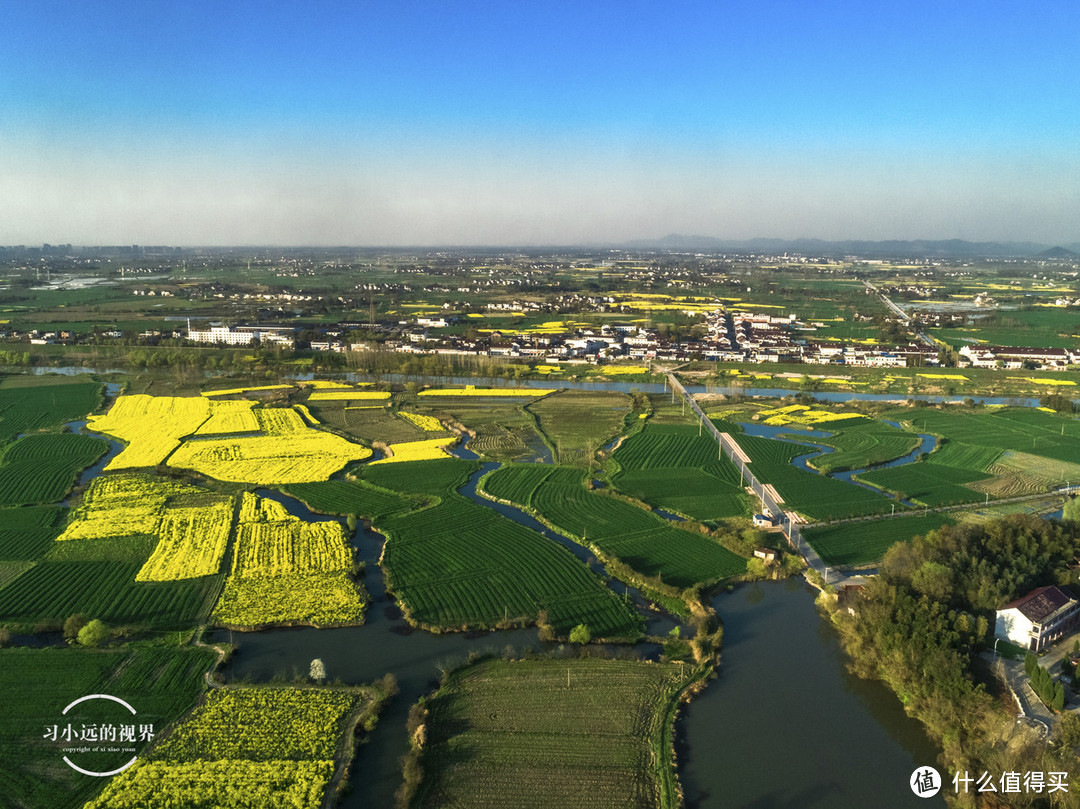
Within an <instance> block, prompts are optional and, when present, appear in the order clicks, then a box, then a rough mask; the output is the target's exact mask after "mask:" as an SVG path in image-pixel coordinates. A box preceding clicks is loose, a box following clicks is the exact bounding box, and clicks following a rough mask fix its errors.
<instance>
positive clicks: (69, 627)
mask: <svg viewBox="0 0 1080 809" xmlns="http://www.w3.org/2000/svg"><path fill="white" fill-rule="evenodd" d="M89 620H90V619H89V618H87V617H86V616H85V615H83V614H82V613H81V612H77V613H75V614H74V615H69V616H68V619H67V620H66V621H64V640H68V641H73V640H76V639H77V638H78V637H79V630H80V629H82V628H83V627H84V626H86V622H87V621H89Z"/></svg>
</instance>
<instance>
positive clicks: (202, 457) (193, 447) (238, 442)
mask: <svg viewBox="0 0 1080 809" xmlns="http://www.w3.org/2000/svg"><path fill="white" fill-rule="evenodd" d="M237 404H241V405H242V404H243V403H237V402H231V401H216V400H212V399H207V398H205V397H201V396H188V397H179V396H146V395H144V394H134V395H130V396H121V397H119V398H118V399H117V400H116V402H115V404H113V406H112V408H111V409H110V410H109V412H108V413H107V414H106V415H104V416H96V417H94V418H93V419H91V421H90V425H89V426H90V428H91V429H93V430H95V431H98V432H103V433H107V434H109V435H114V436H116V437H118V438H120V439H122V440H124V441H126V442H127V443H128V446H127V447H126V448H125V449H124V451H123V452H121V453H120V454H119V455H118V456H116V457H115V458H113V459H112V460H111V461H110V462H109V465H108V467H107V468H108V469H109V470H115V469H132V468H142V467H150V466H156V465H157V464H160V463H164V462H165V461H166V459H168V463H169V465H170V466H174V467H181V468H186V469H194V470H195V471H198V472H202V473H204V474H206V475H209V476H210V477H214V478H217V479H218V480H226V481H233V482H241V483H262V484H275V483H298V482H305V481H312V480H326V479H327V478H329V477H330V475H332V474H333V473H334V472H337V471H338V470H340V469H341V468H342V467H344V466H345V465H346V464H347V463H348V462H350V461H356V460H361V459H363V458H367V457H368V456H370V455H371V450H370V449H368V448H367V447H363V446H360V445H359V444H354V443H352V442H350V441H347V440H346V439H344V438H342V437H341V436H338V435H334V434H333V433H329V432H325V431H323V430H317V429H313V428H311V427H309V426H308V424H307V422H305V421H304V418H303V417H302V416H301V414H300V413H298V412H297V411H296V410H293V409H292V408H286V407H271V408H267V407H262V408H257V409H254V410H245V409H244V407H242V406H241V407H239V408H238V407H237ZM215 416H216V417H217V421H216V422H215ZM252 417H254V418H255V420H256V421H257V423H258V427H259V429H261V432H260V433H253V434H251V435H227V436H222V437H214V436H212V435H211V436H210V437H207V438H203V439H197V440H187V441H183V443H181V442H182V440H183V439H184V438H185V437H186V436H191V435H193V434H195V433H197V432H200V431H203V432H204V433H205V431H206V430H212V431H213V432H214V433H233V432H248V431H250V428H251V426H252V425H251V418H252ZM234 428H235V429H234Z"/></svg>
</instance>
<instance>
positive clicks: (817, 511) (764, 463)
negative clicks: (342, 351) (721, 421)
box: [737, 435, 907, 520]
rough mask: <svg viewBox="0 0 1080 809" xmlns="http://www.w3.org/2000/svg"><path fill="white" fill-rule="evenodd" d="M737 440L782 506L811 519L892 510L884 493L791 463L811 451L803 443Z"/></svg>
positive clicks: (748, 437) (755, 439)
mask: <svg viewBox="0 0 1080 809" xmlns="http://www.w3.org/2000/svg"><path fill="white" fill-rule="evenodd" d="M737 440H738V442H739V446H740V447H742V449H743V450H744V451H745V452H746V454H747V455H749V456H750V458H751V463H750V464H749V469H750V471H751V472H753V473H754V476H755V477H756V478H757V479H758V480H759V481H760V482H762V483H768V484H771V485H772V486H773V487H775V489H776V491H777V492H778V493H779V494H780V496H781V497H782V498H783V501H784V505H785V507H787V508H790V509H792V510H794V511H798V512H799V513H801V514H804V515H806V516H807V517H808V518H810V519H812V520H835V519H842V518H845V517H858V516H865V515H868V514H883V513H886V512H889V511H891V510H892V504H893V502H894V501H892V500H890V499H889V498H887V497H885V496H884V495H881V494H878V493H876V492H873V491H870V490H869V489H864V488H862V487H861V486H856V485H854V484H851V483H846V482H844V481H842V480H834V479H833V478H828V477H825V475H815V474H811V473H809V472H805V471H803V470H802V469H798V468H796V467H794V466H792V465H791V459H792V458H794V457H797V456H799V455H805V454H806V453H807V452H808V451H812V450H809V449H808V448H807V447H805V446H797V445H795V444H790V443H787V442H784V441H776V440H774V439H771V438H758V437H756V436H747V435H741V436H738V438H737ZM900 468H904V469H906V468H907V467H900Z"/></svg>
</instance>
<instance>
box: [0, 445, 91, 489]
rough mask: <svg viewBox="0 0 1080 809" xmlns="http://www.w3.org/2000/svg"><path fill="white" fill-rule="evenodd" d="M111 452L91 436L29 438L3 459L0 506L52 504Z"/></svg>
mask: <svg viewBox="0 0 1080 809" xmlns="http://www.w3.org/2000/svg"><path fill="white" fill-rule="evenodd" d="M108 449H109V444H108V442H106V441H104V440H102V439H100V438H92V437H91V436H88V435H75V434H73V433H45V434H35V435H28V436H25V437H23V438H20V439H19V440H18V441H16V442H15V443H14V444H11V445H10V446H8V447H7V449H6V450H5V451H4V453H3V455H2V456H0V506H22V505H29V504H35V503H52V502H55V501H57V500H60V499H61V498H62V497H63V496H64V495H65V494H67V492H68V490H69V489H70V488H71V487H72V485H73V484H74V483H75V476H76V475H77V474H78V473H79V472H80V471H81V470H83V469H85V468H86V467H87V466H90V465H91V464H92V463H94V462H95V461H96V460H97V459H98V458H100V457H101V456H102V455H104V454H105V453H106V452H107V451H108Z"/></svg>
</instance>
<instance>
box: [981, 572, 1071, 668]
mask: <svg viewBox="0 0 1080 809" xmlns="http://www.w3.org/2000/svg"><path fill="white" fill-rule="evenodd" d="M1078 623H1080V602H1078V601H1077V600H1076V599H1075V598H1073V597H1072V596H1070V595H1069V594H1068V593H1066V592H1065V591H1064V590H1062V589H1061V588H1060V587H1053V586H1050V587H1039V588H1038V589H1035V590H1032V591H1031V592H1030V593H1028V594H1027V595H1026V596H1022V597H1021V598H1018V599H1016V601H1013V602H1011V603H1009V604H1006V605H1005V606H1004V607H1002V608H1001V609H1000V610H998V611H997V621H996V622H995V624H994V635H995V636H996V637H999V638H1002V639H1004V640H1008V641H1009V642H1010V643H1015V644H1016V645H1017V646H1020V647H1022V648H1024V649H1029V650H1031V651H1033V652H1041V651H1042V650H1043V649H1045V648H1047V647H1048V646H1050V644H1052V643H1054V642H1055V641H1056V640H1058V639H1059V638H1061V637H1062V636H1063V635H1066V634H1068V633H1070V632H1072V631H1073V630H1074V629H1076V627H1077V624H1078Z"/></svg>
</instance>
